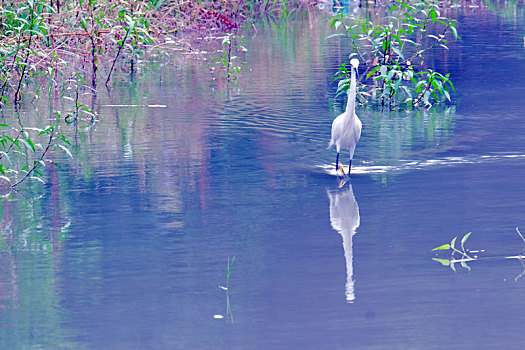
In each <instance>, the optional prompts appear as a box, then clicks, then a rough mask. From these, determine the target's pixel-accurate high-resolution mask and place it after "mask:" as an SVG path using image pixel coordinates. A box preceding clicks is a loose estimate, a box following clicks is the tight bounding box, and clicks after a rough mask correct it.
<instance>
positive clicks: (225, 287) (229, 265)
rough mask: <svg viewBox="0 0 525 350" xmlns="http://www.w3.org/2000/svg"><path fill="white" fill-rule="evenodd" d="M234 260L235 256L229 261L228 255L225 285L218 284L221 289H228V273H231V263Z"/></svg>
mask: <svg viewBox="0 0 525 350" xmlns="http://www.w3.org/2000/svg"><path fill="white" fill-rule="evenodd" d="M234 262H235V256H233V258H232V259H231V261H230V257H228V263H227V265H226V285H225V286H219V288H221V289H223V290H228V288H229V287H230V275H231V273H232V268H233V263H234Z"/></svg>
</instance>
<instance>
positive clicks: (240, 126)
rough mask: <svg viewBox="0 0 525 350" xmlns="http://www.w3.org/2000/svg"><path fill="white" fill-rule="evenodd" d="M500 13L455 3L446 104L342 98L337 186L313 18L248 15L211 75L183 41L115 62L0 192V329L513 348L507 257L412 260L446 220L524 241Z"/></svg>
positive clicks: (75, 338)
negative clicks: (348, 139)
mask: <svg viewBox="0 0 525 350" xmlns="http://www.w3.org/2000/svg"><path fill="white" fill-rule="evenodd" d="M520 11H521V12H519V11H518V15H517V16H515V17H511V18H507V17H506V16H504V15H502V14H497V13H495V12H490V11H485V12H481V13H476V12H474V13H468V14H466V15H459V16H458V20H459V21H460V23H461V26H460V34H461V36H462V38H463V41H461V42H459V43H455V44H452V45H451V48H450V51H449V52H448V53H447V54H446V55H445V56H444V55H442V54H440V55H437V56H436V58H435V63H436V68H437V69H445V70H446V71H450V72H451V74H452V78H453V80H454V82H455V85H456V89H457V96H455V99H454V100H455V102H456V103H455V105H454V106H447V107H443V108H440V109H437V110H436V111H426V112H425V111H419V112H410V113H406V112H390V113H386V112H377V111H373V110H364V109H363V110H360V111H359V113H358V114H359V116H360V118H361V120H362V122H363V135H362V138H361V141H360V143H359V145H358V148H357V150H356V154H355V160H354V164H355V166H356V171H355V174H354V175H353V176H352V180H351V182H350V183H346V184H341V183H340V181H339V179H338V178H337V177H335V176H332V175H330V174H329V173H328V171H326V170H325V168H327V167H329V166H331V165H332V164H333V162H334V161H335V153H334V151H333V150H327V149H326V147H327V145H328V140H329V135H330V124H331V121H332V120H333V118H335V116H337V115H338V114H339V113H340V112H341V111H342V108H344V102H345V101H344V100H343V99H337V100H334V98H333V96H334V95H335V89H336V86H335V85H334V83H332V76H333V73H334V71H335V70H336V68H337V66H338V64H339V63H340V62H342V61H344V60H345V59H346V58H347V57H348V54H349V50H350V49H349V48H348V47H347V45H346V44H344V45H343V44H340V43H339V42H337V41H327V40H325V37H326V36H327V35H328V28H327V26H326V23H325V22H323V21H322V17H321V16H318V15H315V14H311V17H310V18H307V17H304V16H303V17H304V18H303V17H301V18H302V19H301V18H300V19H299V20H298V21H297V22H296V23H294V24H293V25H290V26H289V27H288V29H287V30H286V31H284V30H272V29H271V28H264V27H262V28H261V29H260V30H259V31H258V33H257V35H256V36H255V37H254V38H251V39H250V40H247V43H246V45H247V48H248V51H247V53H246V57H245V59H246V62H247V66H249V67H250V68H251V70H250V71H248V72H245V73H243V74H242V75H241V77H240V84H239V87H238V88H232V89H231V90H230V91H227V89H226V88H224V87H220V86H215V89H214V90H212V89H210V88H209V79H210V76H209V75H208V74H207V73H206V72H205V71H203V70H201V69H200V65H201V64H202V62H200V61H198V60H191V59H186V60H187V61H184V62H185V64H184V65H182V66H179V65H167V66H165V67H163V68H162V70H160V69H159V70H153V71H147V72H146V73H144V76H143V79H146V78H147V82H144V83H138V82H129V81H127V80H126V79H127V78H122V80H120V81H117V82H116V86H115V87H114V88H113V91H112V93H111V95H110V96H109V95H105V94H100V95H99V96H98V97H97V100H96V110H97V113H98V115H99V119H100V120H99V122H98V123H97V124H96V125H95V126H92V127H90V128H84V127H82V128H81V129H80V131H79V132H78V134H77V137H76V138H75V137H74V136H73V135H74V130H73V129H71V130H69V134H70V136H71V138H72V139H73V140H74V141H76V143H74V151H75V152H74V153H75V158H74V159H73V160H68V159H67V157H66V156H64V155H62V156H61V155H58V154H57V155H56V157H57V159H59V160H60V161H61V164H63V165H62V166H61V168H58V169H56V168H51V169H55V170H50V172H49V174H48V175H47V180H48V184H47V185H46V186H45V187H44V188H43V190H41V191H40V192H39V190H38V186H35V187H34V188H37V189H35V190H34V192H35V193H34V195H35V197H36V199H35V200H34V201H32V202H31V204H27V201H24V200H22V199H20V198H18V197H16V196H13V198H12V199H11V200H8V201H7V200H6V201H4V202H3V203H2V223H1V229H2V237H3V240H2V242H1V243H2V245H1V246H2V250H1V253H0V254H1V255H0V258H1V264H0V348H5V349H39V348H41V349H222V348H234V349H347V348H364V349H408V348H413V349H426V348H436V349H441V348H479V349H484V348H487V349H493V348H502V347H505V348H521V347H522V346H523V345H524V344H525V335H524V333H523V332H522V328H523V322H524V321H525V313H524V309H525V302H524V298H523V296H524V287H525V284H524V283H525V278H521V277H520V274H521V273H522V272H523V271H524V269H525V267H524V266H523V265H522V264H521V263H520V261H518V260H505V259H497V258H496V259H492V260H480V261H477V262H473V263H469V266H470V269H471V270H470V271H469V270H468V269H466V268H464V267H461V266H460V265H459V264H456V270H457V272H454V271H452V270H451V269H450V268H448V267H446V266H442V265H440V264H439V263H438V262H435V261H432V260H431V259H432V258H433V257H440V258H447V254H446V253H439V254H438V253H436V252H432V251H431V249H432V248H434V247H436V246H439V245H442V244H444V243H448V242H450V240H451V239H452V238H453V237H454V236H460V237H462V236H463V235H464V234H465V233H467V232H473V233H472V235H471V237H470V238H469V240H468V242H467V247H468V248H471V249H483V250H485V252H484V253H481V255H482V256H487V257H501V256H505V255H515V254H518V253H520V252H521V250H522V248H523V246H524V242H523V241H522V240H521V239H520V237H519V236H518V235H517V233H516V231H515V228H516V227H523V229H522V232H525V217H524V216H523V213H524V211H523V208H524V207H525V186H524V180H523V173H524V172H525V147H524V146H525V144H524V140H525V139H524V138H523V137H522V135H523V133H524V132H525V119H523V110H525V99H523V98H522V96H524V94H525V85H524V84H522V82H523V81H525V48H524V47H523V36H524V32H525V30H524V25H525V23H524V21H523V10H522V9H521V10H520ZM519 14H521V15H519ZM444 57H445V58H446V59H445V58H444ZM181 60H184V58H181ZM126 104H127V105H132V104H133V105H148V104H163V105H165V106H166V107H165V108H162V107H157V108H150V107H111V106H108V105H126ZM343 159H345V158H344V157H343ZM345 162H346V159H345ZM339 187H341V188H339ZM26 192H27V191H26ZM30 194H31V193H30ZM38 194H42V197H38V196H37V195H38ZM29 197H30V198H32V197H31V196H29ZM233 257H235V261H234V263H233V265H232V268H231V275H230V281H229V285H228V291H225V290H223V289H222V288H220V287H219V286H225V285H226V278H227V277H226V276H227V263H228V260H230V261H231V259H232V258H233Z"/></svg>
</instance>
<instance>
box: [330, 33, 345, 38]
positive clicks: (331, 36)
mask: <svg viewBox="0 0 525 350" xmlns="http://www.w3.org/2000/svg"><path fill="white" fill-rule="evenodd" d="M336 36H345V35H344V34H343V33H334V34H330V35H328V36H327V37H326V39H330V38H333V37H336Z"/></svg>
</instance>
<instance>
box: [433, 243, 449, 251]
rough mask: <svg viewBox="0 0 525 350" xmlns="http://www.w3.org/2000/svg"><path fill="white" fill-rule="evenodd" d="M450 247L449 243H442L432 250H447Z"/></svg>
mask: <svg viewBox="0 0 525 350" xmlns="http://www.w3.org/2000/svg"><path fill="white" fill-rule="evenodd" d="M448 249H450V244H443V245H442V246H439V247H437V248H434V249H432V250H448Z"/></svg>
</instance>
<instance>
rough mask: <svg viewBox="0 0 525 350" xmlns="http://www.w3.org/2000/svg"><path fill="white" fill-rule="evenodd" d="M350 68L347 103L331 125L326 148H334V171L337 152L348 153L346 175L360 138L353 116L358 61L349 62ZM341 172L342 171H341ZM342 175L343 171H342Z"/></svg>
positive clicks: (359, 123) (337, 164) (336, 162)
mask: <svg viewBox="0 0 525 350" xmlns="http://www.w3.org/2000/svg"><path fill="white" fill-rule="evenodd" d="M350 66H351V70H352V73H351V78H350V89H349V90H348V101H347V102H346V110H345V111H344V113H342V114H341V115H339V116H338V117H337V118H335V119H334V122H333V123H332V138H331V139H330V144H329V145H328V148H330V147H332V146H335V149H336V151H337V157H336V158H335V170H336V171H337V168H338V166H339V152H340V151H341V149H347V150H348V151H349V152H350V165H349V167H348V174H350V170H351V169H352V159H353V158H354V152H355V146H356V145H357V143H358V142H359V138H360V137H361V127H362V124H361V121H360V120H359V118H358V117H357V115H356V114H355V98H356V90H357V82H356V75H357V67H358V66H359V60H358V59H357V58H353V59H351V60H350ZM341 170H342V169H341ZM343 174H344V171H343Z"/></svg>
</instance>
